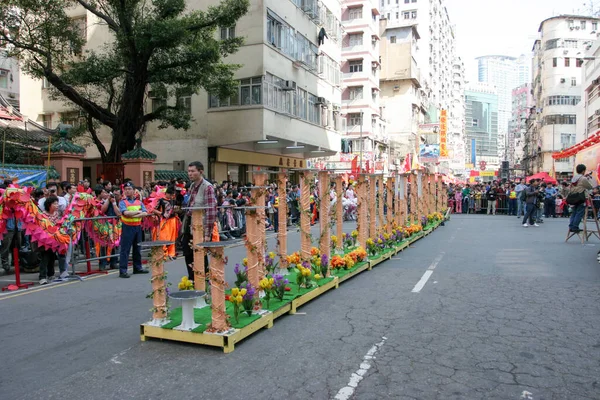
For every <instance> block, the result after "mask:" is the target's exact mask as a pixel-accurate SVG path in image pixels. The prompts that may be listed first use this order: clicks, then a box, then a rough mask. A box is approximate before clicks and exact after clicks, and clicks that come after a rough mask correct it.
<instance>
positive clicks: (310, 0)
mask: <svg viewBox="0 0 600 400" xmlns="http://www.w3.org/2000/svg"><path fill="white" fill-rule="evenodd" d="M218 3H219V1H218V0H189V1H187V4H188V8H189V9H190V10H194V9H202V10H205V9H206V8H207V7H209V6H215V5H218ZM250 3H251V4H250V8H249V11H248V13H247V14H246V15H245V16H244V17H242V18H241V19H240V20H239V21H238V22H237V24H236V25H235V26H232V27H221V29H217V32H216V33H215V34H216V35H217V38H219V37H220V38H229V37H232V36H233V37H237V36H243V37H244V39H245V40H244V44H243V46H242V47H241V48H240V49H239V51H238V52H237V53H235V54H233V55H231V56H229V57H227V62H231V63H234V64H240V65H242V66H241V68H240V69H238V70H237V71H236V73H235V77H236V79H238V90H237V93H236V94H235V95H234V96H232V97H230V98H226V99H219V98H217V97H216V96H213V95H210V94H209V93H206V92H205V91H200V92H199V93H198V94H193V95H191V96H181V97H180V98H179V99H178V100H179V101H180V102H182V103H183V104H185V105H187V106H188V110H189V113H190V114H191V116H192V121H191V127H190V129H189V130H187V131H184V130H177V129H174V128H168V129H159V123H151V124H149V125H148V126H147V127H146V131H145V135H144V142H143V146H144V148H146V149H147V150H149V151H151V152H153V153H155V154H156V155H157V156H158V157H157V161H156V164H155V165H156V168H157V169H167V170H170V169H173V168H182V167H185V165H187V163H189V162H191V161H194V160H201V161H203V162H204V163H205V167H206V169H207V173H208V177H209V178H211V179H216V180H219V181H220V180H224V179H231V180H233V181H239V182H246V181H247V180H248V179H249V175H248V174H247V171H248V170H252V169H255V168H259V167H265V168H268V169H275V170H277V169H288V168H294V167H296V168H299V167H305V166H306V160H307V159H309V158H313V157H316V156H327V155H333V154H336V153H337V152H338V151H339V150H340V147H341V146H340V145H341V138H340V135H339V133H338V132H339V131H342V127H341V123H342V121H341V120H342V118H341V107H342V96H341V87H340V86H341V77H340V63H341V48H342V39H343V37H342V31H341V23H340V20H341V5H340V3H339V1H336V0H320V1H318V0H302V1H301V0H261V1H259V0H252V1H251V2H250ZM69 15H71V16H72V18H73V19H74V20H77V23H81V24H82V25H83V26H84V27H86V28H87V29H83V30H82V31H83V32H85V35H86V39H87V45H86V48H85V49H86V50H99V49H100V48H101V47H102V46H103V45H104V44H105V43H106V42H107V41H109V40H112V38H111V35H110V34H109V32H108V28H107V27H106V25H105V24H101V23H99V20H98V18H97V17H96V16H95V15H94V14H92V13H91V12H86V10H85V9H84V8H83V7H81V6H78V7H76V8H74V9H73V10H71V11H70V14H69ZM365 16H366V17H367V18H368V22H370V23H371V24H372V25H373V27H375V26H376V23H375V22H374V21H372V19H371V9H370V8H369V9H365ZM360 29H362V28H359V27H356V30H357V31H358V30H360ZM372 30H373V32H375V33H376V32H377V31H376V30H375V29H374V28H373V29H372ZM356 40H357V39H356ZM363 43H364V45H363V47H362V49H363V50H364V52H365V53H368V56H367V54H364V53H362V52H359V51H358V48H357V53H356V58H357V59H358V58H360V57H363V56H364V57H365V58H366V59H367V60H368V61H367V62H366V63H365V64H364V65H365V71H367V72H370V71H371V70H372V62H371V60H372V59H373V60H377V57H376V55H375V54H374V53H373V54H371V53H370V52H372V50H370V49H369V48H370V46H371V43H372V40H371V34H368V35H365V38H364V42H363ZM353 45H358V43H357V42H353ZM371 80H372V82H374V84H373V86H376V84H377V82H378V79H376V78H373V79H371ZM358 85H359V84H358V83H357V86H358ZM363 86H365V87H364V89H363V92H364V97H365V99H366V101H368V103H364V104H363V103H362V102H361V103H360V104H361V106H365V107H366V106H371V105H372V103H371V100H372V90H371V86H368V85H367V84H363ZM21 93H26V95H27V97H26V99H22V110H23V113H24V114H26V115H28V116H30V117H31V118H32V119H37V121H38V122H40V123H43V124H44V125H47V126H48V127H51V128H54V127H56V125H57V124H58V122H60V121H61V120H62V121H65V120H66V121H74V123H77V116H78V113H77V109H76V107H75V106H74V105H72V106H69V105H68V104H67V105H65V103H64V102H62V101H54V100H52V99H51V98H50V97H49V93H48V89H47V86H46V85H45V83H43V82H41V81H39V80H33V79H31V78H29V77H27V76H24V77H23V79H22V81H21ZM358 93H359V91H358V90H356V91H354V95H355V96H356V95H357V94H358ZM148 97H149V99H148V101H147V104H146V107H147V109H148V110H151V109H152V107H153V106H156V105H157V104H164V101H165V100H164V99H162V98H156V97H153V96H152V88H151V87H149V96H148ZM373 112H374V113H377V112H378V109H375V110H374V111H373ZM73 115H74V118H73ZM369 116H370V114H369ZM109 138H110V136H109V132H108V131H106V130H103V131H102V132H101V140H102V141H104V142H105V143H108V142H109ZM97 164H100V160H99V154H98V153H97V152H96V149H95V148H93V147H89V148H88V154H87V158H86V160H84V174H86V176H89V177H91V178H92V179H95V178H96V165H97Z"/></svg>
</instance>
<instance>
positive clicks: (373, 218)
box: [367, 176, 377, 239]
mask: <svg viewBox="0 0 600 400" xmlns="http://www.w3.org/2000/svg"><path fill="white" fill-rule="evenodd" d="M375 179H376V178H375V177H374V176H370V177H369V181H368V182H369V197H368V202H367V204H368V205H369V237H370V238H371V239H374V238H375V236H377V214H376V210H377V194H376V187H377V186H376V182H375Z"/></svg>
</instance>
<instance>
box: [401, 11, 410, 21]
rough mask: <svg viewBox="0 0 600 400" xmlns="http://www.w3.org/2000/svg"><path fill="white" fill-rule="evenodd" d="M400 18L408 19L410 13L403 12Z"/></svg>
mask: <svg viewBox="0 0 600 400" xmlns="http://www.w3.org/2000/svg"><path fill="white" fill-rule="evenodd" d="M402 18H404V19H410V12H408V11H404V12H403V13H402Z"/></svg>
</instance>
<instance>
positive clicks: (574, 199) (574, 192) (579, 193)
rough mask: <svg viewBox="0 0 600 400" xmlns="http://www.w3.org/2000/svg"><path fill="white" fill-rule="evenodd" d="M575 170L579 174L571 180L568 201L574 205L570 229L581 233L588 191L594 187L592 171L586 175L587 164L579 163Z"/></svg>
mask: <svg viewBox="0 0 600 400" xmlns="http://www.w3.org/2000/svg"><path fill="white" fill-rule="evenodd" d="M575 171H576V172H577V174H576V175H575V176H574V177H573V179H572V180H571V190H570V191H569V196H568V197H567V200H568V201H567V202H569V203H571V205H572V206H573V214H572V215H571V219H570V220H569V230H570V231H571V232H573V233H579V232H581V229H579V224H580V223H581V219H582V218H583V213H584V212H585V207H586V199H587V193H588V191H589V190H592V188H593V187H592V183H591V179H590V178H591V172H590V173H589V174H587V175H586V173H585V171H586V166H585V165H583V164H579V165H578V166H577V167H576V168H575ZM570 198H571V200H570Z"/></svg>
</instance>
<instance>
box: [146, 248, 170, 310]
mask: <svg viewBox="0 0 600 400" xmlns="http://www.w3.org/2000/svg"><path fill="white" fill-rule="evenodd" d="M164 259H165V252H164V250H163V247H162V246H156V247H152V248H151V250H150V265H151V266H152V279H150V280H151V282H152V303H153V305H154V308H153V312H152V320H153V321H154V322H160V321H161V320H164V319H165V318H167V311H168V310H167V280H166V279H165V274H164V272H165V271H164Z"/></svg>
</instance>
